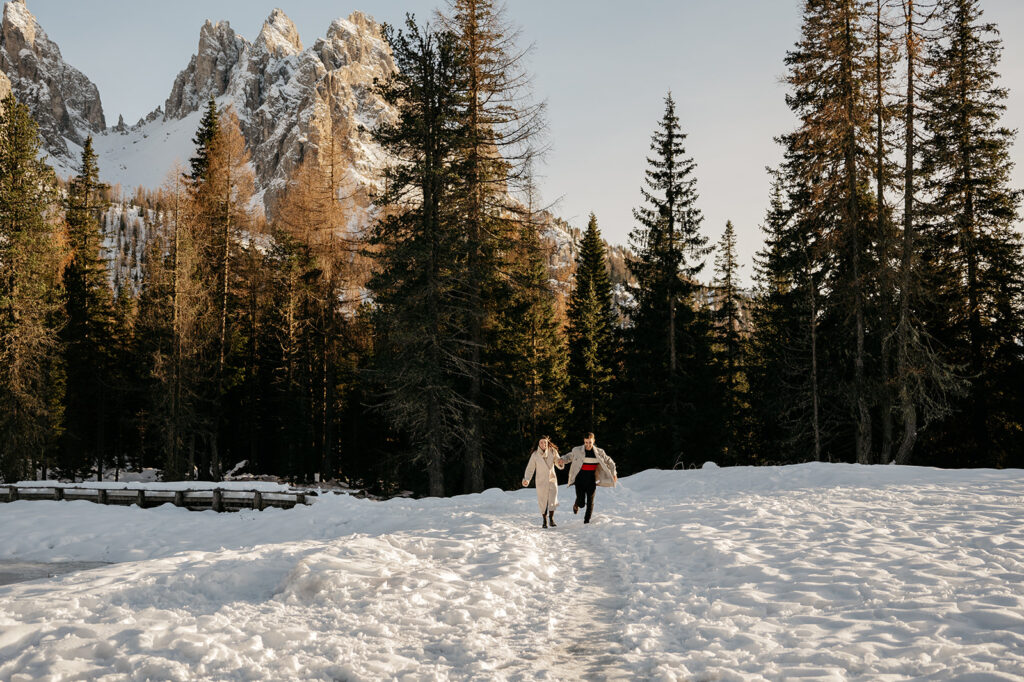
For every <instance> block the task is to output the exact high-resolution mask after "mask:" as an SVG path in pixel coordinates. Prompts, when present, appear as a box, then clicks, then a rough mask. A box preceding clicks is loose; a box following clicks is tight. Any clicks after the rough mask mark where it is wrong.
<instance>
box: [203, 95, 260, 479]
mask: <svg viewBox="0 0 1024 682" xmlns="http://www.w3.org/2000/svg"><path fill="white" fill-rule="evenodd" d="M214 109H215V106H214V105H213V102H212V101H211V106H210V108H209V109H208V112H207V113H208V114H210V117H212V116H213V113H211V112H213V110H214ZM207 118H209V117H204V121H205V120H206V119H207ZM215 121H216V123H215V125H213V126H212V129H213V133H212V136H209V135H207V132H208V126H207V125H206V124H205V123H201V127H200V130H199V133H198V134H197V137H196V139H197V140H201V141H204V142H203V144H204V145H205V146H204V147H202V148H200V149H198V150H197V157H196V159H200V160H201V163H199V164H198V166H196V167H197V169H202V174H200V175H199V176H198V177H196V178H193V179H192V180H191V181H190V189H191V192H190V197H189V201H188V204H187V208H188V220H189V221H190V222H191V224H192V226H193V238H194V239H195V240H196V242H197V246H198V248H199V249H200V252H201V253H202V255H203V257H204V261H203V262H201V264H200V265H201V267H200V270H199V275H198V276H199V278H200V280H201V281H202V283H203V285H204V286H205V287H206V288H207V290H208V291H209V292H210V293H211V301H210V303H211V305H209V306H208V307H207V308H205V310H204V311H203V312H204V315H205V316H206V320H205V321H204V324H208V323H212V325H213V327H214V329H215V331H214V333H213V335H212V336H210V337H205V338H207V339H208V340H209V346H208V347H207V348H204V349H203V352H202V353H201V356H202V358H203V361H204V362H206V363H209V366H207V367H206V368H205V370H204V372H203V373H202V375H203V376H205V377H206V378H207V380H208V383H207V385H206V386H205V387H204V393H205V396H204V397H205V400H206V401H207V402H208V405H209V412H210V415H211V419H212V421H213V428H212V429H211V431H210V432H209V433H208V436H207V437H206V438H205V439H204V440H205V443H204V448H203V451H202V455H203V457H202V462H201V466H200V467H199V469H200V471H201V472H202V475H204V476H206V475H209V476H211V477H212V478H213V479H214V480H219V479H220V476H221V473H222V465H223V458H224V457H225V456H226V450H227V449H228V448H229V447H230V442H229V441H227V440H226V437H227V434H229V430H228V429H227V428H226V421H225V419H226V416H227V412H228V411H229V409H230V408H231V407H233V405H232V404H231V400H232V399H237V395H234V394H233V391H234V390H235V389H236V388H237V386H236V383H235V382H236V380H237V378H238V374H237V373H236V372H235V371H234V370H235V369H236V367H235V365H234V364H233V363H234V362H235V360H237V359H238V358H236V357H234V356H233V352H234V350H235V349H236V347H237V344H236V341H237V338H236V337H237V329H236V328H235V326H234V322H235V319H236V317H237V315H238V310H237V307H236V305H235V304H236V298H237V297H236V294H237V289H238V285H239V278H238V273H237V272H236V265H237V259H238V244H239V242H240V238H239V236H240V235H241V234H243V233H245V232H252V231H253V229H254V226H255V223H256V220H255V216H254V215H253V214H252V209H251V208H250V207H251V204H252V197H253V194H254V193H255V188H254V176H253V171H252V166H251V164H250V163H249V153H248V151H247V149H246V145H245V139H244V138H243V137H242V132H241V129H240V123H239V121H238V116H237V115H236V114H235V113H234V111H233V110H232V109H230V108H229V109H227V110H225V111H224V112H221V113H220V114H218V115H217V117H216V119H215ZM194 162H195V159H194ZM195 165H196V164H195V163H194V166H195ZM229 394H232V395H230V396H229Z"/></svg>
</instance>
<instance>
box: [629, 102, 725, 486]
mask: <svg viewBox="0 0 1024 682" xmlns="http://www.w3.org/2000/svg"><path fill="white" fill-rule="evenodd" d="M685 139H686V135H685V134H684V133H683V132H682V131H681V129H680V126H679V119H678V117H677V116H676V111H675V102H674V100H673V99H672V96H671V94H669V95H668V96H667V97H666V98H665V113H664V115H663V116H662V119H661V121H660V123H659V126H658V129H657V130H656V131H655V133H654V135H653V136H652V140H651V151H652V152H653V157H651V158H649V159H648V165H649V168H648V170H647V171H646V181H645V182H646V188H644V189H642V194H643V198H644V202H645V205H643V206H642V207H640V208H638V209H636V210H635V211H634V217H635V219H636V221H637V226H636V228H635V229H634V230H633V232H632V233H631V235H630V240H631V243H632V246H633V251H634V253H635V257H634V258H633V259H631V260H630V261H629V268H630V270H631V272H632V273H633V275H634V276H635V277H636V281H637V285H636V287H635V288H634V290H633V294H634V298H635V305H634V306H633V308H632V310H631V311H630V322H631V327H629V328H628V330H627V337H626V338H627V353H628V357H629V363H630V371H631V372H632V374H633V376H632V377H630V378H629V379H628V381H629V385H630V387H631V389H630V390H631V395H630V398H629V400H628V406H629V409H631V410H633V411H634V417H635V419H636V420H637V421H635V422H634V425H633V427H631V429H630V431H631V432H632V433H634V434H635V435H636V437H637V438H638V442H637V443H636V444H635V447H634V450H635V451H642V452H644V453H648V455H649V460H648V463H649V464H650V465H653V466H673V465H674V464H675V463H677V462H681V461H682V460H684V459H691V458H701V457H704V456H708V455H710V454H711V452H710V448H711V446H710V443H711V441H713V440H714V437H713V436H711V435H710V432H709V431H707V430H706V426H707V424H706V423H705V424H703V425H700V426H698V425H699V424H700V422H701V421H702V420H700V419H699V418H698V417H697V414H698V411H699V409H702V407H703V406H708V405H709V404H710V401H711V400H712V396H711V393H712V392H713V387H712V383H713V381H712V378H711V375H710V357H709V355H710V346H709V338H708V324H707V323H708V321H707V319H706V318H704V317H702V316H701V315H699V314H698V312H697V310H696V301H695V300H694V299H695V295H696V291H697V281H696V278H697V276H698V275H699V274H700V272H701V271H702V270H703V268H704V257H705V256H706V255H707V254H708V253H709V251H710V250H709V249H708V248H707V246H706V245H707V238H706V237H704V236H703V235H701V233H700V227H701V222H702V220H703V218H702V216H701V213H700V210H699V209H698V208H697V205H696V203H697V188H696V183H697V181H696V177H695V175H694V174H695V171H696V164H695V163H694V161H693V160H692V159H691V158H689V157H687V156H686V150H685V149H684V147H683V142H684V140H685ZM691 429H692V430H691ZM687 436H689V437H687ZM684 442H688V444H689V446H690V447H689V448H688V451H687V452H685V453H684V445H683V444H684Z"/></svg>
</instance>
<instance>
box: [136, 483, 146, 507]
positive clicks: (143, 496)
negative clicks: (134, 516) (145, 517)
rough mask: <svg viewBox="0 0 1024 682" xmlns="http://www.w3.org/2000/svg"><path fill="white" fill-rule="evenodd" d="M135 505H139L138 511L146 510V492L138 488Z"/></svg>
mask: <svg viewBox="0 0 1024 682" xmlns="http://www.w3.org/2000/svg"><path fill="white" fill-rule="evenodd" d="M135 504H137V505H139V509H145V508H146V491H145V490H143V489H142V488H139V494H138V499H137V500H136V502H135Z"/></svg>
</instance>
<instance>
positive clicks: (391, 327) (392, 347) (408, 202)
mask: <svg viewBox="0 0 1024 682" xmlns="http://www.w3.org/2000/svg"><path fill="white" fill-rule="evenodd" d="M406 27H407V30H406V32H401V31H398V32H396V31H394V30H393V29H391V28H386V29H385V37H386V38H387V40H388V42H389V43H390V45H391V48H392V52H393V54H394V56H395V63H396V66H397V67H398V72H397V73H396V74H395V75H394V76H393V77H392V78H391V79H390V80H389V81H388V82H386V83H384V84H382V86H381V88H380V93H381V95H382V97H383V98H384V99H385V100H386V101H387V102H389V103H391V104H392V105H394V106H396V107H397V111H398V117H397V120H396V121H395V122H394V123H392V124H385V125H382V126H380V127H379V128H377V129H376V130H375V132H374V137H375V139H376V140H377V142H378V143H379V144H380V145H381V146H382V147H383V149H384V150H385V151H386V152H388V153H389V154H390V155H391V157H392V158H393V159H395V161H396V163H394V164H392V165H391V166H389V167H388V168H387V169H386V171H385V182H384V185H385V189H384V191H383V192H382V193H381V195H380V196H379V197H377V203H378V205H380V206H382V207H383V208H384V213H383V215H382V217H381V218H380V219H379V220H378V221H377V222H376V223H375V224H374V226H373V227H372V230H371V242H370V245H371V254H372V257H373V258H374V259H375V260H376V261H377V267H378V269H377V272H376V274H375V275H374V276H373V277H372V278H371V280H370V282H369V289H370V291H371V293H372V295H373V297H374V301H375V303H376V310H377V314H376V316H375V322H376V338H377V347H376V353H377V357H376V368H377V372H378V377H379V378H380V383H381V384H382V385H383V387H384V389H383V390H384V396H383V408H384V410H385V413H386V414H387V415H388V417H389V420H390V421H391V423H392V424H393V425H394V426H395V427H396V428H398V429H400V430H402V431H404V432H406V433H407V434H408V436H409V438H410V441H411V449H412V455H413V458H414V460H415V461H418V462H421V463H422V464H424V465H425V467H426V470H427V478H428V492H429V494H430V495H433V496H442V495H444V494H445V475H444V474H445V472H444V463H445V455H446V454H447V453H449V452H452V451H457V448H460V447H463V446H464V445H465V442H464V441H465V439H466V429H465V425H464V420H465V415H466V412H467V409H476V407H477V406H475V405H467V401H466V398H465V394H464V393H463V390H462V386H463V382H465V381H466V380H467V379H468V378H469V374H470V369H469V368H468V367H467V361H466V353H465V349H466V345H467V344H468V343H470V344H471V343H472V342H473V341H472V338H471V336H470V338H467V335H466V333H465V331H464V321H465V320H467V319H469V317H470V315H469V311H468V310H467V309H466V306H467V305H471V304H472V302H470V301H467V300H466V299H465V297H464V296H462V293H463V292H464V291H465V287H466V282H465V273H466V265H465V264H466V260H467V258H468V256H467V253H466V251H467V244H466V239H465V237H464V232H463V227H462V225H461V224H460V223H461V220H462V218H463V216H464V214H463V213H462V211H461V210H460V206H464V204H463V203H462V202H463V201H464V200H465V197H463V196H460V194H459V191H460V188H461V187H462V186H463V178H464V177H465V170H464V168H462V167H461V166H460V162H461V161H462V160H463V159H464V158H465V153H464V152H465V149H466V145H467V142H468V139H469V133H468V131H467V126H466V125H465V113H466V95H465V93H466V92H467V81H468V73H467V67H466V57H465V52H464V50H462V49H461V48H460V47H459V44H458V41H457V38H456V36H455V35H453V34H452V33H449V32H433V31H431V30H430V29H421V28H419V27H418V26H416V24H415V23H414V22H413V20H412V18H411V17H410V18H408V19H407V22H406ZM469 248H472V245H470V246H469Z"/></svg>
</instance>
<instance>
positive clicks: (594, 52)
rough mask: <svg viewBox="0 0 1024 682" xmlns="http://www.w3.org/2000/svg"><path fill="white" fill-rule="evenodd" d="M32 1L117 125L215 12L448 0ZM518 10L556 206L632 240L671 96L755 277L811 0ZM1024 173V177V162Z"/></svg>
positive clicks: (715, 207) (387, 7)
mask: <svg viewBox="0 0 1024 682" xmlns="http://www.w3.org/2000/svg"><path fill="white" fill-rule="evenodd" d="M27 1H28V7H29V9H30V10H31V11H32V13H33V14H35V15H36V18H37V19H38V20H39V22H40V24H42V26H43V28H44V29H45V30H46V32H47V33H48V34H49V36H50V38H52V39H53V40H54V41H56V42H57V44H58V45H60V47H61V50H62V52H63V54H64V57H65V59H67V60H68V62H69V63H71V64H73V65H75V66H76V67H77V68H79V69H80V70H82V71H83V72H84V73H85V74H86V75H87V76H88V77H89V78H91V79H92V80H93V81H94V82H95V83H96V84H97V85H98V86H99V89H100V94H101V96H102V98H103V108H104V112H105V114H106V117H107V122H108V125H112V124H114V123H116V122H117V117H118V114H124V117H125V120H126V121H127V122H129V123H133V122H134V121H136V120H137V119H138V118H139V117H140V116H143V115H144V114H146V113H148V112H149V111H151V110H152V109H154V108H155V107H156V106H157V105H161V104H163V102H164V100H165V99H166V97H167V95H168V93H169V92H170V89H171V85H172V84H173V82H174V77H175V76H176V75H177V73H178V72H179V71H180V70H181V69H183V68H184V67H185V66H186V65H187V64H188V60H189V58H190V56H191V55H192V54H193V53H194V52H195V50H196V44H197V41H198V37H199V27H200V26H201V25H202V23H203V21H204V20H205V19H213V20H221V19H226V20H228V21H230V22H231V25H232V27H233V28H234V29H235V30H236V31H237V32H238V33H240V34H241V35H243V36H245V37H246V38H248V39H249V40H254V39H255V38H256V36H257V35H258V33H259V30H260V27H261V26H262V24H263V21H264V19H265V18H266V17H267V15H269V14H270V12H271V10H272V9H273V8H275V7H280V8H281V9H283V10H284V11H285V13H286V14H288V16H289V17H291V19H292V20H293V21H294V22H295V24H296V26H297V27H298V29H299V33H300V34H301V36H302V40H303V44H304V45H311V44H312V43H313V42H314V41H315V40H316V38H317V37H320V36H323V35H324V34H325V33H326V30H327V27H328V25H329V24H330V22H331V20H332V19H334V18H336V17H339V16H347V15H348V14H349V12H351V11H352V10H354V9H359V10H362V11H364V12H366V13H367V14H370V15H371V16H373V17H374V18H376V19H377V20H378V21H387V22H390V23H398V22H400V21H402V19H403V17H404V13H405V12H407V11H410V12H413V13H415V14H416V15H417V17H418V18H421V19H425V18H427V17H429V16H431V15H432V12H433V10H434V8H435V7H437V6H438V4H439V3H440V0H364V1H362V2H360V0H345V2H337V1H336V0H330V1H328V0H205V1H200V0H175V1H174V2H150V1H148V0H147V1H140V0H103V2H96V1H83V0H27ZM508 6H509V14H510V17H511V18H512V20H513V21H514V22H515V23H517V24H518V25H519V26H520V27H521V29H522V40H523V42H524V43H525V44H528V43H532V44H533V45H534V48H535V49H534V53H533V55H532V57H531V60H530V63H531V71H532V72H533V74H534V79H535V80H534V82H535V90H536V94H537V96H538V97H539V98H541V99H544V100H546V101H547V103H548V121H549V124H550V125H549V136H550V142H551V145H552V149H551V151H550V153H549V154H548V157H547V162H546V164H545V165H544V166H542V167H541V168H540V172H541V173H542V174H543V176H544V177H543V178H542V179H541V190H542V192H543V194H544V198H545V199H546V200H548V201H554V200H556V199H558V200H559V203H558V205H557V207H556V212H557V213H559V214H560V215H562V216H563V217H565V218H566V219H568V220H569V221H570V222H571V223H573V224H575V225H577V226H584V225H585V223H586V218H587V214H588V213H589V212H590V211H594V212H595V213H596V214H597V217H598V222H599V224H600V226H601V229H602V232H603V233H604V235H605V237H606V238H607V239H609V240H610V241H612V242H617V243H623V244H624V243H626V240H627V235H628V233H629V231H630V229H631V227H632V225H633V220H632V212H631V211H632V208H633V207H634V206H636V205H637V203H638V202H639V199H640V186H641V183H642V181H643V172H644V168H645V166H646V161H645V158H646V155H647V152H648V145H649V140H650V135H651V132H652V131H653V129H654V126H655V124H656V122H657V120H658V118H659V116H660V115H661V112H662V108H663V98H664V96H665V93H666V91H668V90H669V89H671V90H672V92H673V94H674V96H675V98H676V101H677V105H678V109H679V115H680V118H681V122H682V125H683V128H684V130H685V132H687V133H688V134H689V136H690V137H689V140H688V145H687V147H688V151H689V152H690V153H691V154H692V155H693V156H694V158H695V160H696V162H697V168H698V169H697V176H698V190H699V192H700V195H701V200H700V207H701V209H702V210H703V212H704V216H705V223H704V232H705V234H707V235H708V236H709V237H710V239H711V240H712V241H713V242H715V241H717V240H718V237H719V236H720V234H721V232H722V229H723V228H724V226H725V221H726V220H727V219H731V220H732V221H733V223H734V224H735V225H736V228H737V232H738V235H739V239H740V255H741V258H742V262H743V263H744V278H745V279H746V278H748V277H749V276H750V274H751V269H752V266H751V258H752V256H753V253H754V251H756V250H757V248H758V247H759V246H760V243H761V236H760V232H759V228H758V225H759V224H760V222H761V220H762V217H763V215H764V209H765V206H766V204H767V195H768V180H767V177H766V175H765V172H764V168H765V166H767V165H774V164H776V163H777V162H778V160H779V156H780V155H779V150H778V147H777V146H776V145H775V144H774V142H773V141H772V138H773V136H775V135H778V134H780V133H782V132H785V131H787V130H789V129H790V128H791V127H792V126H793V125H794V120H793V118H792V116H791V115H790V113H789V111H788V110H787V109H786V106H785V102H784V96H785V87H784V86H783V85H782V84H781V83H780V79H781V77H782V75H783V73H784V66H783V57H784V55H785V52H786V50H787V49H788V48H789V47H790V46H791V45H792V44H793V42H794V41H795V40H796V38H797V32H798V29H799V7H800V2H799V0H665V1H662V0H657V1H655V0H634V1H633V2H623V1H621V0H620V1H618V2H610V1H608V0H509V2H508ZM982 6H983V7H984V8H985V11H986V18H988V19H989V20H990V21H995V22H996V23H998V25H999V28H1000V30H1001V32H1002V35H1003V39H1004V46H1005V54H1004V62H1003V69H1002V73H1003V74H1004V82H1005V84H1006V85H1007V86H1008V87H1009V88H1010V89H1011V98H1010V101H1009V111H1008V113H1007V118H1006V121H1007V123H1008V124H1009V125H1010V126H1012V127H1019V128H1024V125H1022V123H1024V2H1022V0H985V1H984V2H983V4H982ZM1020 144H1024V142H1021V143H1019V145H1020ZM1019 145H1018V151H1015V153H1014V157H1015V158H1016V159H1018V161H1019V160H1021V152H1020V151H1019V149H1020V148H1021V147H1020V146H1019ZM1016 178H1017V184H1018V186H1020V185H1024V169H1019V170H1018V172H1017V174H1016ZM710 267H711V266H710V261H709V265H708V269H710Z"/></svg>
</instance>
